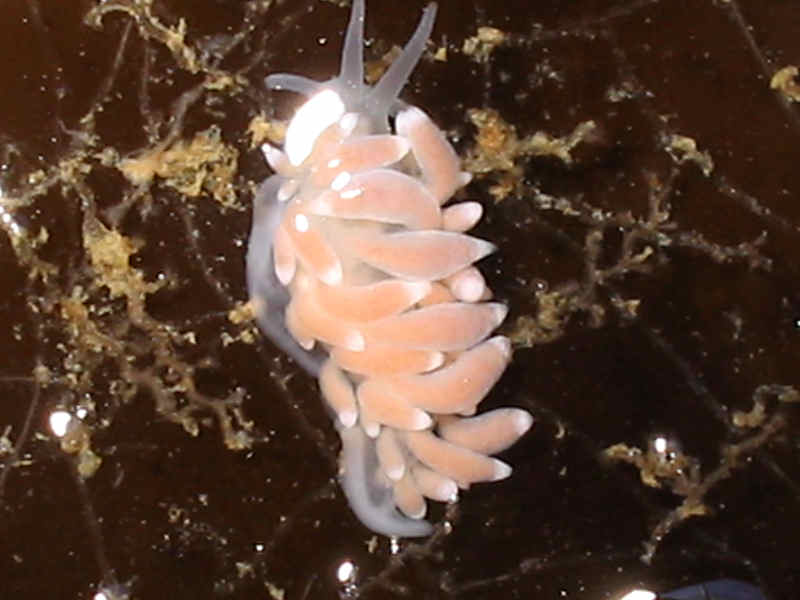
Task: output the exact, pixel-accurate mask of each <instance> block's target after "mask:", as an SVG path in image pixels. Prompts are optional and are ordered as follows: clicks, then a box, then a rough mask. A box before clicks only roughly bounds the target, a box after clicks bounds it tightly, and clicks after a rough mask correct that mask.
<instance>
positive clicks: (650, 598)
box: [619, 590, 657, 600]
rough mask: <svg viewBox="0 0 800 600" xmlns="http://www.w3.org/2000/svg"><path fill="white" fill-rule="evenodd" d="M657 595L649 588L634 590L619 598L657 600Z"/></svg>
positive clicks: (621, 599) (626, 599)
mask: <svg viewBox="0 0 800 600" xmlns="http://www.w3.org/2000/svg"><path fill="white" fill-rule="evenodd" d="M656 597H657V596H656V595H655V594H654V593H653V592H651V591H649V590H633V591H631V592H628V593H627V594H625V595H624V596H623V597H622V598H620V599H619V600H656Z"/></svg>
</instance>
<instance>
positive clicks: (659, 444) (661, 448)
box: [653, 436, 667, 454]
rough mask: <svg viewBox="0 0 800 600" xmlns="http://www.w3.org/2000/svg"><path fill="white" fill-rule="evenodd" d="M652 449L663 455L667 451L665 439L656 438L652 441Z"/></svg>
mask: <svg viewBox="0 0 800 600" xmlns="http://www.w3.org/2000/svg"><path fill="white" fill-rule="evenodd" d="M653 447H654V448H655V450H656V452H658V453H659V454H664V452H666V451H667V438H665V437H662V436H658V437H657V438H656V439H655V440H653Z"/></svg>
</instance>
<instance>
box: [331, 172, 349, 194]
mask: <svg viewBox="0 0 800 600" xmlns="http://www.w3.org/2000/svg"><path fill="white" fill-rule="evenodd" d="M351 179H352V176H351V175H350V173H348V172H347V171H342V172H341V173H339V174H338V175H337V176H336V177H334V178H333V181H331V189H333V190H336V191H337V192H338V191H339V190H341V189H342V188H343V187H344V186H346V185H347V184H348V183H350V180H351Z"/></svg>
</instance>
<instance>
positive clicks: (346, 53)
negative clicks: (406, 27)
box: [265, 0, 436, 164]
mask: <svg viewBox="0 0 800 600" xmlns="http://www.w3.org/2000/svg"><path fill="white" fill-rule="evenodd" d="M435 20H436V4H435V3H431V4H429V5H428V6H427V7H426V8H425V11H424V12H423V14H422V18H421V19H420V22H419V24H418V25H417V29H416V30H415V31H414V34H413V35H412V36H411V39H409V40H408V43H407V44H406V45H405V47H404V48H403V52H402V53H401V54H400V56H398V57H397V59H396V60H395V61H394V62H393V63H392V64H391V66H390V67H389V68H388V69H387V70H386V72H385V73H384V74H383V76H382V77H381V79H380V80H379V81H378V83H376V84H375V85H374V86H370V85H367V84H366V83H364V55H363V47H364V0H353V10H352V13H351V15H350V23H349V24H348V26H347V34H346V35H345V40H344V48H343V50H342V62H341V68H340V69H339V75H338V76H336V77H334V78H333V79H330V80H329V81H326V82H318V81H314V80H312V79H308V78H306V77H302V76H300V75H292V74H288V73H276V74H273V75H270V76H269V77H267V78H266V80H265V81H266V84H267V87H268V88H270V89H274V90H288V91H292V92H297V93H299V94H303V95H306V96H309V97H310V100H308V102H306V104H304V105H303V106H301V107H300V108H299V109H298V115H299V114H300V112H301V111H304V110H305V109H306V106H307V105H308V104H311V103H312V102H313V103H314V104H313V105H312V106H313V108H312V109H309V110H312V111H314V112H316V111H320V110H321V109H320V107H319V106H318V104H317V103H320V102H322V101H319V100H317V95H318V94H319V93H322V92H325V93H326V100H325V101H324V102H331V101H332V100H331V99H332V98H333V94H335V95H336V96H337V97H338V100H339V101H340V102H341V103H342V105H343V107H344V110H343V111H342V114H344V112H350V113H358V114H360V115H362V116H365V117H366V118H367V119H368V120H369V124H368V127H367V129H368V130H369V131H372V132H383V131H388V129H389V123H388V117H389V115H391V114H394V113H396V112H397V111H398V110H399V109H400V108H401V107H402V103H401V101H400V100H399V96H400V92H401V91H402V90H403V87H404V86H405V84H406V82H407V81H408V78H409V76H410V75H411V72H412V71H413V70H414V67H415V66H416V65H417V63H418V62H419V59H420V57H421V56H422V53H423V51H424V50H425V44H426V43H427V41H428V38H429V37H430V35H431V32H432V31H433V24H434V22H435ZM327 114H333V113H332V111H331V112H329V113H327ZM295 120H297V116H295V118H294V119H293V121H295ZM333 122H335V121H331V122H329V123H328V124H329V125H330V124H332V123H333ZM321 132H322V130H320V131H319V133H321ZM293 164H295V163H293Z"/></svg>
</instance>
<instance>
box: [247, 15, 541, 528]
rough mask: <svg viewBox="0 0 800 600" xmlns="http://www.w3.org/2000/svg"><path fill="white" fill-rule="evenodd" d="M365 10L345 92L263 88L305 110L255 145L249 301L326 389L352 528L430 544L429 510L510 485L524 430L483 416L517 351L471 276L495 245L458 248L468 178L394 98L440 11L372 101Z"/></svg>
mask: <svg viewBox="0 0 800 600" xmlns="http://www.w3.org/2000/svg"><path fill="white" fill-rule="evenodd" d="M364 11H365V8H364V0H353V8H352V13H351V15H350V21H349V24H348V27H347V34H346V36H345V42H344V50H343V56H342V62H341V68H340V72H339V75H338V76H337V77H335V78H334V79H331V80H330V81H327V82H324V83H317V82H315V81H312V80H310V79H306V78H304V77H300V76H296V75H290V74H276V75H270V76H269V77H267V80H266V81H267V85H268V86H269V87H271V88H273V89H285V90H290V91H294V92H299V93H301V94H305V95H308V96H309V99H308V100H307V101H306V102H305V103H304V104H303V105H302V106H301V107H300V108H298V110H297V112H296V113H295V116H294V118H293V119H292V120H291V122H290V124H289V126H288V128H287V133H286V141H285V144H284V148H283V151H281V150H279V149H277V148H273V147H271V146H265V147H264V154H265V158H266V159H267V161H268V163H269V165H270V166H271V167H272V168H273V169H274V170H275V171H276V172H277V173H278V174H277V175H274V176H272V177H270V178H269V179H267V181H266V182H265V183H264V184H263V185H262V186H261V188H260V189H259V191H258V193H257V194H256V197H255V199H254V206H253V227H252V230H251V233H250V242H249V247H248V252H247V281H248V292H249V294H250V298H251V301H252V303H253V306H254V308H255V310H256V314H257V317H258V323H259V326H260V327H261V330H262V331H263V332H264V333H265V334H266V335H267V336H268V337H270V338H271V339H272V340H273V341H274V342H275V343H276V345H277V346H278V347H279V348H281V349H282V350H283V351H284V352H286V353H287V354H289V355H290V356H291V357H293V358H294V360H295V361H296V362H297V363H298V364H299V365H300V366H301V367H302V368H303V369H305V370H306V371H307V372H308V373H310V374H312V375H313V376H315V377H317V378H318V380H319V385H320V390H321V392H322V397H323V399H324V400H325V403H326V405H327V407H328V409H329V410H330V411H331V413H333V416H334V419H335V426H336V428H337V430H338V432H339V435H340V437H341V440H342V453H341V457H340V481H341V485H342V489H343V490H344V493H345V495H346V497H347V499H348V501H349V503H350V506H351V507H352V509H353V511H354V513H355V514H356V516H357V517H358V518H359V519H360V520H361V522H362V523H363V524H364V525H366V526H367V527H368V528H370V529H371V530H373V531H375V532H378V533H381V534H384V535H388V536H398V537H416V536H424V535H428V534H430V533H431V532H432V531H433V527H432V525H431V524H430V523H428V522H426V521H424V520H423V518H424V516H425V514H426V512H427V501H428V500H434V501H437V502H455V501H456V500H457V498H458V490H459V488H462V489H466V488H468V487H470V486H471V485H472V484H474V483H478V482H488V481H498V480H500V479H504V478H506V477H508V476H509V475H510V474H511V467H510V466H509V465H507V464H506V463H504V462H503V461H501V460H498V459H496V458H493V456H492V455H494V454H497V453H499V452H501V451H503V450H504V449H506V448H507V447H509V446H510V445H511V444H513V443H514V442H515V441H516V440H517V439H519V437H520V436H522V435H523V434H524V433H525V432H526V431H527V430H528V429H529V428H530V426H531V425H532V422H533V419H532V418H531V416H530V414H529V413H528V412H526V411H524V410H522V409H518V408H502V409H496V410H494V411H490V412H488V413H484V414H477V415H476V413H477V412H478V407H479V405H480V403H481V401H482V400H483V399H484V397H485V396H486V395H487V394H488V393H489V391H490V389H491V388H492V387H493V386H494V384H495V383H496V382H497V381H498V380H499V379H500V377H501V376H502V374H503V372H504V370H505V368H506V367H507V365H508V364H509V362H510V361H511V343H510V341H509V339H508V338H506V337H504V336H498V335H496V336H494V337H490V336H491V335H492V332H493V331H494V330H495V329H496V328H497V327H499V326H500V324H501V323H502V322H503V320H504V319H505V317H506V314H507V312H508V309H507V307H506V306H505V305H504V304H502V303H500V302H492V301H490V300H491V299H492V292H491V290H490V289H489V287H488V285H487V283H486V281H485V280H484V278H483V275H482V274H481V272H480V271H479V270H478V268H477V267H476V266H475V263H477V262H478V261H480V260H481V259H482V258H484V257H485V256H487V255H489V254H491V253H492V252H494V251H495V250H496V247H495V246H494V245H493V244H491V243H489V242H488V241H484V240H481V239H478V238H475V237H472V236H470V235H467V234H466V233H465V232H466V231H468V230H469V229H470V228H472V226H473V225H475V224H476V223H477V221H478V220H479V219H480V218H481V215H482V212H483V209H482V207H481V205H480V204H479V203H477V202H453V201H452V196H453V194H454V193H455V192H456V191H457V190H458V189H459V188H461V187H463V186H465V185H466V184H467V183H468V182H469V181H470V176H469V174H467V173H465V172H463V171H461V164H460V161H459V159H458V156H457V155H456V153H455V150H454V149H453V147H452V145H451V144H450V142H449V141H448V140H447V138H446V136H445V135H444V133H443V132H442V131H441V130H440V129H439V128H438V127H437V126H436V125H435V124H434V123H433V121H431V119H430V117H428V115H427V114H426V113H425V112H424V111H422V110H421V109H419V108H416V107H413V106H406V105H403V104H402V103H401V101H400V100H399V99H398V96H399V94H400V92H401V90H402V89H403V86H404V85H405V83H406V81H407V80H408V78H409V76H410V75H411V72H412V70H413V69H414V67H415V65H416V64H417V62H418V61H419V59H420V57H421V56H422V53H423V51H424V49H425V45H426V43H427V41H428V38H429V37H430V35H431V32H432V30H433V24H434V19H435V17H436V5H435V4H430V5H428V7H427V8H426V9H425V12H424V13H423V15H422V18H421V20H420V22H419V24H418V26H417V28H416V30H415V32H414V34H413V35H412V37H411V39H410V40H409V42H408V43H407V44H406V46H405V48H404V50H403V52H402V54H401V55H400V56H399V57H398V58H397V60H396V61H395V62H394V63H393V64H392V65H391V66H390V67H389V69H388V70H387V71H386V73H385V74H384V75H383V77H382V78H381V79H380V81H379V82H378V83H377V85H375V87H370V86H368V85H366V84H365V83H364V81H363V74H364V63H363V55H362V47H363V42H364ZM390 115H395V119H394V120H393V121H394V130H392V129H391V128H390V122H389V116H390ZM473 415H476V416H473Z"/></svg>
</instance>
